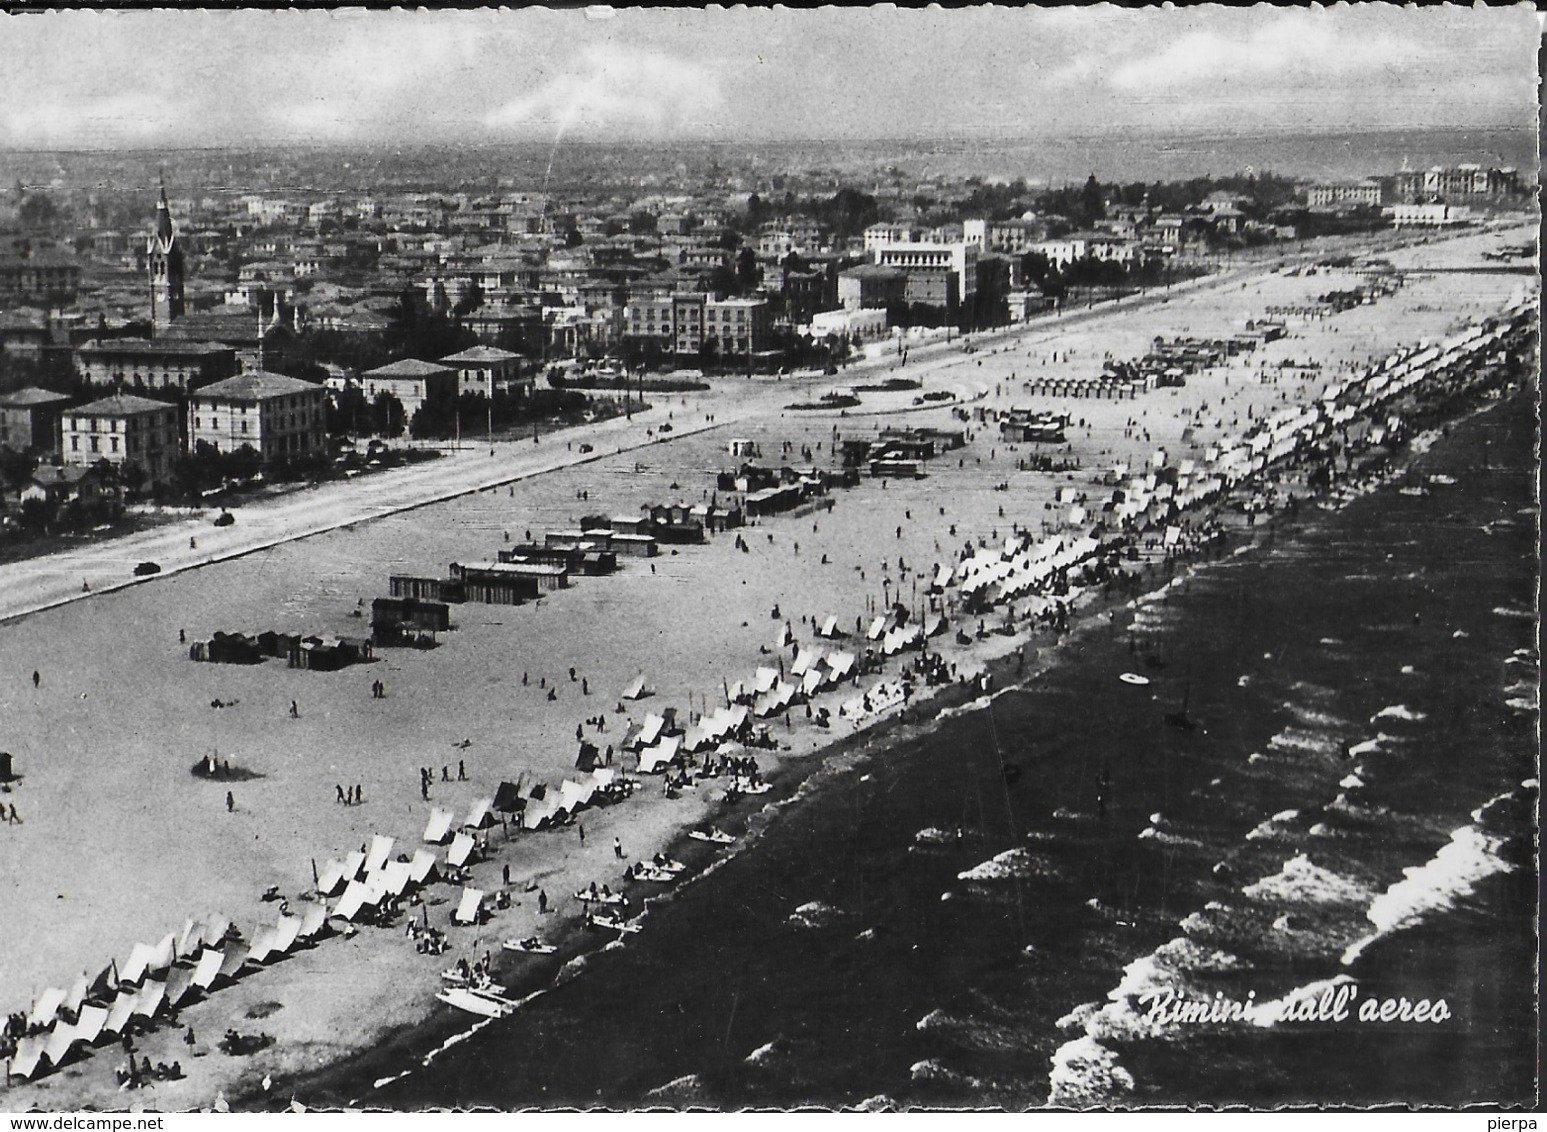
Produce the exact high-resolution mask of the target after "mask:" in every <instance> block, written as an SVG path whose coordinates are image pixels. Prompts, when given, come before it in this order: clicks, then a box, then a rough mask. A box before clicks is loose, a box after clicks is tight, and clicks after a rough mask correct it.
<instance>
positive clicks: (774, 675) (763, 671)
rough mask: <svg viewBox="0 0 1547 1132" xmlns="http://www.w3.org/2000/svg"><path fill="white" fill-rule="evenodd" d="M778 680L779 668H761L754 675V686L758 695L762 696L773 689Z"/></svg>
mask: <svg viewBox="0 0 1547 1132" xmlns="http://www.w3.org/2000/svg"><path fill="white" fill-rule="evenodd" d="M778 680H779V670H778V669H777V668H767V667H759V668H758V670H757V672H756V673H754V674H753V686H754V687H755V688H756V689H757V694H758V695H760V696H761V695H762V694H763V693H765V692H767V691H768V689H770V688H772V687H773V686H774V684H776V683H777V682H778Z"/></svg>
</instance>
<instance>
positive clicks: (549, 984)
mask: <svg viewBox="0 0 1547 1132" xmlns="http://www.w3.org/2000/svg"><path fill="white" fill-rule="evenodd" d="M1528 392H1529V391H1528V390H1526V389H1524V388H1514V389H1509V390H1506V393H1505V396H1504V397H1503V398H1500V399H1492V400H1479V399H1477V398H1475V397H1474V398H1472V399H1471V400H1472V402H1473V403H1471V404H1469V405H1467V406H1466V407H1465V408H1464V410H1463V411H1462V412H1460V413H1457V414H1452V415H1447V416H1445V417H1444V418H1443V420H1442V421H1441V422H1438V423H1437V426H1436V429H1431V430H1427V431H1426V432H1425V433H1423V434H1420V435H1419V436H1417V437H1414V438H1413V441H1410V442H1408V443H1406V444H1404V445H1403V447H1402V449H1401V450H1400V451H1399V453H1397V454H1396V456H1395V457H1394V458H1393V459H1392V460H1391V461H1390V464H1389V466H1388V468H1387V469H1386V470H1385V471H1384V472H1382V473H1381V474H1380V476H1379V478H1378V479H1375V480H1373V481H1367V482H1365V483H1363V484H1362V485H1361V486H1360V488H1359V489H1358V491H1357V493H1356V495H1354V496H1352V497H1350V498H1363V497H1364V496H1367V495H1370V494H1374V493H1377V492H1379V491H1381V490H1387V489H1390V488H1391V487H1392V485H1394V484H1395V483H1396V482H1397V481H1398V480H1399V479H1400V478H1401V477H1402V476H1403V475H1405V474H1406V473H1407V472H1408V471H1409V470H1410V469H1411V468H1412V467H1413V466H1414V465H1415V464H1416V463H1417V462H1419V461H1420V460H1421V459H1422V458H1423V457H1424V456H1425V455H1426V454H1427V453H1428V451H1429V450H1430V447H1431V446H1432V444H1433V443H1434V442H1435V441H1436V440H1438V439H1439V436H1440V433H1439V431H1437V429H1438V428H1439V427H1440V426H1443V429H1444V430H1445V432H1446V434H1447V435H1448V430H1449V429H1451V428H1454V427H1457V426H1459V425H1464V424H1466V423H1467V422H1469V421H1471V420H1473V419H1475V418H1477V417H1480V416H1483V415H1484V414H1487V413H1491V412H1497V411H1500V410H1502V409H1504V408H1506V407H1507V406H1509V405H1510V404H1511V403H1513V402H1516V401H1518V400H1519V399H1520V398H1522V397H1525V396H1527V394H1528ZM1533 404H1534V400H1533ZM1415 441H1427V443H1414V442H1415ZM1258 486H1259V485H1256V484H1249V485H1246V486H1245V487H1243V488H1242V489H1239V490H1241V491H1242V492H1243V493H1246V494H1249V493H1250V492H1251V491H1254V490H1256V489H1257V487H1258ZM1325 498H1326V496H1325V495H1321V496H1309V497H1307V498H1306V500H1305V502H1306V504H1307V505H1314V504H1315V503H1316V502H1317V501H1318V500H1325ZM1350 498H1345V499H1342V500H1341V501H1340V502H1339V504H1338V506H1337V508H1336V510H1341V509H1342V506H1344V505H1346V503H1347V502H1349V501H1350ZM1226 502H1227V501H1226V500H1222V501H1220V502H1219V503H1218V504H1216V505H1215V507H1214V508H1213V510H1215V511H1216V512H1218V511H1221V510H1222V509H1223V508H1224V506H1225V504H1226ZM1232 517H1233V518H1235V519H1236V521H1234V522H1231V523H1230V524H1229V525H1228V526H1227V527H1225V528H1223V529H1222V532H1221V537H1220V538H1219V539H1218V540H1216V542H1214V543H1211V544H1210V545H1209V546H1207V547H1205V548H1203V551H1202V553H1201V554H1198V555H1196V556H1193V555H1188V556H1185V557H1181V558H1172V559H1167V560H1165V561H1164V563H1163V564H1162V565H1164V566H1165V571H1164V576H1163V577H1162V576H1161V575H1160V573H1159V572H1158V571H1157V572H1156V574H1154V575H1152V576H1151V577H1150V578H1149V579H1148V580H1147V582H1146V584H1145V585H1144V586H1142V587H1141V588H1139V589H1138V590H1137V591H1136V592H1122V591H1118V592H1113V593H1103V592H1101V590H1100V589H1099V588H1097V587H1092V588H1090V589H1088V590H1085V591H1084V592H1083V593H1082V594H1081V598H1086V597H1088V598H1089V600H1088V601H1084V602H1083V603H1082V604H1081V605H1080V606H1079V608H1078V614H1077V616H1075V617H1073V618H1072V619H1071V623H1070V625H1069V627H1068V629H1067V630H1065V631H1062V632H1058V633H1057V634H1056V635H1055V636H1053V637H1052V638H1051V639H1049V638H1048V637H1047V636H1046V634H1045V633H1044V632H1041V631H1037V632H1035V633H1033V634H1032V635H1026V634H1023V633H1018V634H1017V635H1016V636H1014V637H1007V638H1006V642H1007V643H1008V647H1006V648H1004V649H1002V650H999V651H996V652H993V653H991V654H989V655H983V656H981V657H978V658H976V659H979V660H980V661H981V664H980V665H978V666H977V667H976V668H974V669H971V670H968V671H965V672H963V673H962V675H961V678H960V679H959V680H957V681H956V682H953V683H951V684H949V685H945V686H941V687H938V688H935V689H932V690H930V691H929V692H928V693H927V694H926V695H924V696H923V697H921V698H918V699H915V700H914V701H913V702H912V703H911V704H910V705H908V706H907V707H906V708H904V709H903V710H902V711H901V712H898V713H895V714H888V715H885V716H883V717H880V718H877V719H876V720H874V722H873V723H871V724H869V725H867V726H865V727H863V728H861V729H858V730H856V731H854V732H853V733H851V734H849V735H845V736H841V737H839V738H837V739H835V740H833V741H832V742H831V743H828V744H826V745H825V746H821V747H819V748H817V749H816V750H815V751H814V752H812V753H810V754H809V755H806V756H804V758H806V759H810V760H811V761H810V762H809V763H808V764H807V765H806V767H805V768H804V770H805V773H803V774H801V775H799V776H798V777H795V778H791V777H785V778H783V779H781V782H780V785H779V786H778V787H776V789H775V791H774V792H773V794H772V796H771V797H770V798H768V799H767V800H766V801H765V802H764V803H763V804H762V805H761V806H759V807H758V808H757V809H755V810H750V811H748V810H731V809H729V808H727V807H724V806H722V807H721V808H720V811H719V814H718V819H717V825H718V826H719V828H722V829H726V830H727V832H732V833H733V834H734V835H735V836H736V838H737V844H736V847H735V849H734V852H733V853H731V854H724V853H720V852H718V851H717V850H707V851H695V849H694V846H695V845H696V844H697V843H695V842H694V841H692V840H691V839H689V838H688V837H687V833H686V829H685V828H684V829H682V830H680V831H679V833H678V835H677V837H676V838H675V839H674V840H673V841H671V842H670V843H669V844H668V845H667V847H666V849H665V852H666V854H667V855H668V856H669V857H674V858H676V859H678V860H685V859H688V858H690V857H692V856H694V855H695V853H696V855H698V856H705V855H709V856H710V859H709V861H708V863H707V866H706V867H704V868H698V867H697V866H696V865H693V864H690V866H689V872H688V873H687V874H685V876H684V879H683V881H682V882H680V884H681V887H682V888H684V889H686V888H687V887H688V886H690V885H692V884H693V883H696V882H697V881H700V880H704V879H707V878H708V877H709V876H710V875H712V873H713V872H714V871H715V870H716V869H717V868H718V867H719V866H720V865H722V864H724V863H726V862H728V861H729V860H731V859H732V858H733V857H735V856H740V855H741V854H743V853H749V852H755V851H756V847H757V841H758V838H759V836H760V835H761V833H762V832H763V830H764V829H766V828H767V827H768V826H769V825H770V824H772V823H773V822H775V821H778V820H779V817H780V812H781V811H782V810H783V809H784V808H785V807H787V806H790V805H798V804H799V802H800V801H801V799H802V798H803V797H804V796H805V795H807V794H808V793H809V792H810V791H811V790H820V789H821V788H822V785H821V784H820V783H817V782H815V780H817V779H818V778H820V777H822V776H823V775H824V774H842V773H848V772H850V771H854V770H860V769H863V768H864V767H865V766H866V765H868V763H869V760H871V759H873V758H875V757H877V756H882V755H885V754H886V753H887V752H888V750H889V749H891V748H894V747H896V746H898V745H900V744H903V743H907V742H910V741H913V740H915V739H917V738H919V737H920V736H922V735H924V734H927V733H928V732H929V731H931V730H933V729H934V728H935V727H936V726H937V725H938V724H939V723H940V721H941V720H943V719H944V718H946V717H947V716H948V715H951V714H959V713H964V712H972V711H979V710H986V709H989V707H990V704H991V702H992V700H994V699H997V698H998V697H999V696H1002V695H1005V694H1008V693H1010V692H1014V691H1021V690H1024V689H1026V688H1027V687H1028V686H1030V685H1031V684H1033V683H1034V682H1035V681H1037V680H1039V679H1040V678H1042V677H1043V676H1045V675H1046V674H1047V673H1048V672H1049V671H1051V670H1052V669H1053V668H1054V667H1055V666H1057V665H1059V664H1060V663H1063V662H1065V661H1066V658H1067V650H1068V649H1069V648H1071V647H1078V646H1079V645H1080V644H1081V643H1082V642H1084V641H1086V640H1087V639H1088V638H1092V637H1095V636H1099V635H1102V634H1110V632H1111V631H1112V622H1113V621H1114V620H1115V615H1116V613H1117V612H1118V611H1119V610H1122V609H1133V608H1136V607H1142V606H1144V605H1146V604H1149V603H1152V602H1155V601H1158V600H1163V597H1164V594H1165V593H1166V591H1167V590H1169V589H1171V588H1172V587H1173V586H1178V585H1180V586H1185V585H1186V584H1187V583H1188V582H1189V581H1191V580H1192V579H1194V578H1196V577H1198V576H1199V575H1201V574H1204V573H1206V572H1207V571H1209V570H1210V569H1211V568H1213V567H1215V566H1217V565H1219V564H1221V563H1226V562H1229V561H1231V560H1233V559H1235V558H1237V557H1239V556H1241V555H1249V556H1257V555H1261V554H1263V553H1264V552H1266V553H1268V554H1271V553H1273V552H1274V550H1275V548H1276V543H1277V541H1278V540H1279V539H1281V538H1286V537H1287V538H1288V539H1291V540H1292V539H1293V538H1294V535H1295V532H1296V530H1297V529H1298V528H1299V525H1300V521H1301V518H1300V516H1299V515H1298V514H1290V513H1286V512H1283V511H1279V512H1275V513H1273V514H1272V515H1271V516H1270V517H1269V519H1268V521H1267V522H1263V523H1259V524H1256V525H1255V526H1248V525H1247V524H1246V523H1245V522H1244V521H1242V520H1240V519H1239V517H1235V516H1232ZM1310 521H1314V517H1311V518H1310ZM1028 651H1029V652H1030V654H1031V658H1030V659H1028V660H1027V661H1026V663H1025V665H1024V667H1020V666H1018V664H1017V662H1016V661H1015V660H1014V659H1013V658H1015V657H1016V656H1020V655H1025V654H1026V653H1027V652H1028ZM984 675H987V676H989V677H990V679H991V685H990V687H991V689H992V690H991V691H989V692H987V693H984V692H983V691H982V690H981V687H980V684H979V680H980V678H981V677H982V676H984ZM792 781H793V785H790V783H791V782H792ZM675 897H676V888H673V889H668V890H665V891H664V892H662V893H660V894H659V895H655V896H651V897H647V898H646V899H645V900H644V901H643V902H642V907H643V909H644V911H645V914H646V915H648V911H649V909H650V907H651V906H652V905H655V904H657V903H660V904H665V903H668V902H670V901H672V900H674V899H675ZM647 926H648V925H647ZM586 938H587V937H586V936H585V935H584V933H583V930H582V929H581V928H580V927H579V926H578V925H577V924H574V923H569V924H566V925H565V927H564V934H563V935H562V936H549V937H547V940H546V941H547V942H549V943H555V944H557V945H558V947H559V953H558V956H557V957H555V960H554V962H555V963H557V970H555V971H553V972H551V973H550V972H546V971H543V972H539V971H537V970H529V971H527V972H526V973H525V974H524V975H521V976H518V977H516V978H515V979H511V978H508V977H504V976H503V975H502V978H501V981H502V982H503V983H504V984H505V985H506V987H507V991H506V997H507V998H509V999H512V1000H514V1001H516V1002H517V1003H518V1005H517V1007H516V1009H515V1010H514V1012H513V1013H512V1014H511V1015H510V1018H512V1019H514V1020H516V1021H515V1024H519V1019H520V1017H521V1008H522V1007H523V1006H524V1005H525V1004H526V1003H527V1002H530V1001H533V1000H535V999H537V998H538V997H540V996H542V995H543V994H545V993H547V992H548V991H549V990H552V989H556V988H558V987H560V986H563V985H566V984H567V983H568V982H570V981H572V980H573V979H575V978H579V977H582V976H583V975H584V974H585V970H584V963H585V961H586V960H587V959H589V958H591V957H593V956H599V955H601V954H602V953H603V952H604V951H607V950H611V949H612V948H613V947H616V946H624V945H625V944H626V939H625V937H620V938H619V939H618V940H615V941H609V942H607V943H591V944H588V943H586ZM577 945H578V946H577ZM460 1019H461V1016H460V1015H457V1016H455V1017H453V1018H450V1019H446V1020H440V1019H434V1018H432V1017H429V1016H426V1017H425V1018H423V1019H422V1020H420V1021H418V1022H409V1023H405V1024H403V1025H401V1026H399V1027H397V1028H396V1029H394V1031H393V1032H392V1033H391V1034H389V1035H388V1036H387V1037H386V1038H385V1040H383V1041H380V1042H378V1043H377V1044H376V1045H375V1046H374V1047H372V1048H369V1049H362V1050H359V1051H357V1052H356V1053H354V1054H351V1055H350V1056H348V1057H346V1058H344V1059H342V1060H340V1061H338V1062H335V1063H333V1064H330V1065H328V1066H326V1067H324V1068H322V1069H320V1070H317V1071H314V1072H310V1073H305V1074H299V1075H296V1076H294V1077H282V1078H276V1079H275V1081H274V1083H273V1090H272V1095H271V1096H270V1097H267V1098H266V1097H265V1096H264V1095H263V1090H257V1091H247V1092H242V1093H237V1094H234V1095H233V1096H232V1097H230V1098H228V1099H229V1100H230V1102H231V1105H232V1107H233V1109H241V1110H253V1111H277V1110H280V1109H277V1108H276V1106H275V1104H274V1103H273V1102H274V1101H275V1100H276V1099H277V1098H279V1097H281V1096H287V1095H288V1096H291V1097H297V1096H301V1095H303V1094H305V1095H312V1096H315V1095H317V1094H318V1093H321V1094H322V1095H323V1096H324V1097H325V1098H327V1099H326V1100H324V1101H323V1103H321V1104H320V1105H315V1106H308V1107H315V1108H317V1110H319V1111H324V1110H325V1111H343V1110H355V1109H361V1110H363V1111H380V1110H379V1109H373V1108H372V1106H371V1104H370V1096H371V1094H373V1093H375V1092H376V1091H377V1090H378V1089H379V1088H380V1087H381V1086H383V1085H385V1084H387V1083H389V1082H396V1081H397V1080H399V1079H401V1078H404V1077H408V1076H411V1075H414V1074H417V1073H420V1072H423V1071H424V1070H425V1069H427V1068H428V1067H429V1066H430V1064H431V1063H432V1062H433V1060H434V1058H435V1057H436V1056H437V1055H438V1054H439V1053H440V1052H442V1051H443V1050H445V1049H448V1048H450V1047H451V1046H453V1045H455V1044H457V1042H458V1041H460V1040H461V1039H460V1038H458V1037H457V1036H458V1035H461V1036H462V1037H470V1036H473V1035H474V1034H476V1033H477V1032H478V1031H480V1030H481V1029H483V1028H484V1026H485V1025H488V1024H490V1023H484V1022H480V1023H476V1024H474V1025H473V1026H471V1027H467V1026H465V1025H457V1024H456V1023H457V1022H458V1021H459V1020H460ZM427 1047H431V1048H429V1052H428V1053H427V1052H426V1049H427ZM405 1061H406V1062H408V1063H410V1064H409V1067H408V1068H401V1067H402V1066H403V1065H404V1064H405ZM393 1065H396V1066H398V1067H399V1069H398V1071H397V1072H395V1073H388V1072H386V1071H387V1070H388V1069H389V1067H391V1066H393ZM377 1072H379V1073H381V1075H380V1076H378V1077H377V1078H376V1079H375V1082H374V1084H373V1085H372V1086H371V1087H369V1088H367V1089H366V1090H365V1091H364V1092H363V1093H362V1092H360V1091H359V1089H358V1083H362V1082H364V1081H365V1080H366V1079H367V1078H368V1077H369V1075H370V1074H372V1073H377ZM344 1092H347V1093H352V1094H358V1095H351V1096H349V1097H348V1099H347V1100H344V1101H338V1100H337V1097H338V1096H339V1095H340V1094H341V1093H344ZM265 1102H267V1103H265ZM531 1108H532V1106H530V1105H528V1106H526V1107H525V1108H520V1107H518V1108H515V1109H511V1110H509V1111H524V1110H531ZM469 1111H471V1110H469ZM597 1111H612V1110H611V1109H607V1108H605V1106H604V1107H603V1108H601V1109H597Z"/></svg>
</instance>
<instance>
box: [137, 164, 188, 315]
mask: <svg viewBox="0 0 1547 1132" xmlns="http://www.w3.org/2000/svg"><path fill="white" fill-rule="evenodd" d="M145 270H146V273H147V275H148V276H149V281H150V336H151V337H152V338H154V337H155V336H156V332H157V331H158V330H165V329H166V328H167V327H168V326H170V325H171V324H172V320H173V319H177V318H181V317H182V315H183V249H182V247H181V246H180V245H179V244H178V242H177V231H176V229H175V228H174V226H173V224H172V211H171V209H170V208H169V207H168V206H167V190H166V186H165V185H163V186H162V187H161V199H160V200H159V201H157V202H156V228H155V231H153V232H152V233H151V234H150V239H148V240H147V241H146V242H145Z"/></svg>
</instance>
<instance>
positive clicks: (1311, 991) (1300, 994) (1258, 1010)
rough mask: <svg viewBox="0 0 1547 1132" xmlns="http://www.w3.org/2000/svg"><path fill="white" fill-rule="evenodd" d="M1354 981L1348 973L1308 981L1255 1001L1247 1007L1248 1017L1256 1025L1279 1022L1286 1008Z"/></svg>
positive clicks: (1318, 996) (1265, 1025)
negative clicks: (1275, 995) (1263, 999)
mask: <svg viewBox="0 0 1547 1132" xmlns="http://www.w3.org/2000/svg"><path fill="white" fill-rule="evenodd" d="M1351 982H1353V980H1352V979H1351V978H1349V977H1348V976H1347V975H1334V976H1333V977H1332V978H1330V979H1320V980H1318V981H1316V982H1314V983H1307V984H1306V985H1305V986H1303V987H1296V988H1295V989H1294V990H1292V991H1290V992H1289V993H1288V994H1286V995H1284V996H1283V997H1281V998H1276V999H1270V1000H1269V1001H1267V1002H1255V1003H1252V1004H1251V1005H1250V1006H1248V1007H1247V1008H1246V1017H1247V1019H1248V1020H1249V1021H1250V1022H1251V1023H1252V1025H1254V1026H1262V1027H1268V1026H1273V1025H1275V1024H1277V1023H1278V1021H1279V1020H1280V1019H1281V1018H1282V1017H1283V1014H1284V1008H1285V1007H1286V1006H1290V1005H1292V1004H1294V1003H1297V1002H1300V1001H1302V1000H1304V999H1317V998H1320V997H1321V996H1322V995H1323V994H1326V993H1327V992H1329V991H1336V990H1337V989H1338V987H1341V986H1345V985H1347V984H1348V983H1351Z"/></svg>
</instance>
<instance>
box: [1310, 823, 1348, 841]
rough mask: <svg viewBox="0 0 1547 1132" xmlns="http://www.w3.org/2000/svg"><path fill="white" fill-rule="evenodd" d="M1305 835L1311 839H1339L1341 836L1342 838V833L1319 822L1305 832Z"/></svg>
mask: <svg viewBox="0 0 1547 1132" xmlns="http://www.w3.org/2000/svg"><path fill="white" fill-rule="evenodd" d="M1306 833H1307V834H1309V835H1310V836H1311V837H1317V838H1321V837H1341V836H1343V835H1342V833H1341V832H1340V831H1339V830H1336V829H1333V828H1332V827H1331V826H1330V825H1328V824H1327V823H1326V822H1320V821H1319V822H1317V823H1316V824H1315V825H1313V826H1311V828H1310V829H1308V830H1306Z"/></svg>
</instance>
